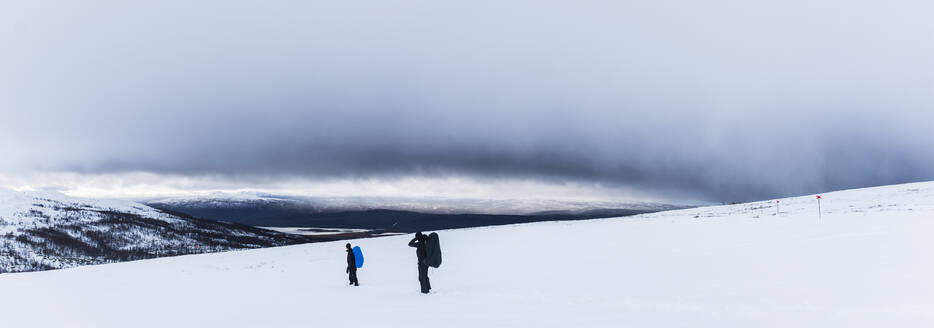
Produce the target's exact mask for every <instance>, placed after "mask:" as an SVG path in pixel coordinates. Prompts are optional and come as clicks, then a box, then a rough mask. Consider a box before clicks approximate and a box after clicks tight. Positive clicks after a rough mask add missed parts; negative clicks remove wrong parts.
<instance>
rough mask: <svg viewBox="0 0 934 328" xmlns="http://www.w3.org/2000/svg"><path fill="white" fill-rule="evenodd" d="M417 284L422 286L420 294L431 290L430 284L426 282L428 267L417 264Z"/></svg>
mask: <svg viewBox="0 0 934 328" xmlns="http://www.w3.org/2000/svg"><path fill="white" fill-rule="evenodd" d="M418 283H419V284H421V285H422V293H427V292H428V291H429V290H431V282H430V281H428V265H425V264H422V263H419V264H418Z"/></svg>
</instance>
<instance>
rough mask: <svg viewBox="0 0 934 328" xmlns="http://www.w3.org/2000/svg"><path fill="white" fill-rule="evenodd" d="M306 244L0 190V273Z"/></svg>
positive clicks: (165, 215) (104, 203) (250, 230)
mask: <svg viewBox="0 0 934 328" xmlns="http://www.w3.org/2000/svg"><path fill="white" fill-rule="evenodd" d="M308 241H310V239H308V238H305V237H303V236H297V235H288V234H283V233H278V232H274V231H269V230H265V229H258V228H255V227H251V226H247V225H243V224H239V223H229V222H217V221H210V220H202V219H196V218H194V217H191V216H189V215H187V214H183V213H176V212H171V211H169V210H157V209H154V208H151V207H149V206H146V205H143V204H139V203H135V202H130V201H117V200H92V199H80V198H72V197H68V196H65V195H62V194H58V193H24V192H16V191H11V190H4V189H0V273H2V272H20V271H36V270H48V269H58V268H67V267H74V266H79V265H87V264H101V263H111V262H120V261H129V260H137V259H147V258H154V257H160V256H170V255H182V254H194V253H208V252H218V251H227V250H234V249H245V248H258V247H270V246H281V245H290V244H299V243H304V242H308Z"/></svg>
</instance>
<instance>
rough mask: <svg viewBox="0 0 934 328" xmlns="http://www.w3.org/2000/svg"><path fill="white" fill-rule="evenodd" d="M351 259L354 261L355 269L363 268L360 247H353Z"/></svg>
mask: <svg viewBox="0 0 934 328" xmlns="http://www.w3.org/2000/svg"><path fill="white" fill-rule="evenodd" d="M353 258H354V260H356V263H355V264H356V265H357V269H359V268H362V267H363V251H362V250H360V246H354V247H353Z"/></svg>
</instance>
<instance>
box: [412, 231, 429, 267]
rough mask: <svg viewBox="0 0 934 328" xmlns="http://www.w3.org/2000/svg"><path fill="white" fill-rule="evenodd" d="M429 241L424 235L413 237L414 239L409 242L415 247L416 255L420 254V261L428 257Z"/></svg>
mask: <svg viewBox="0 0 934 328" xmlns="http://www.w3.org/2000/svg"><path fill="white" fill-rule="evenodd" d="M427 241H428V238H427V237H424V236H422V238H418V237H416V238H412V241H410V242H409V247H415V255H416V256H418V261H419V262H421V261H422V260H424V259H425V258H426V257H428V249H427V248H426V242H427Z"/></svg>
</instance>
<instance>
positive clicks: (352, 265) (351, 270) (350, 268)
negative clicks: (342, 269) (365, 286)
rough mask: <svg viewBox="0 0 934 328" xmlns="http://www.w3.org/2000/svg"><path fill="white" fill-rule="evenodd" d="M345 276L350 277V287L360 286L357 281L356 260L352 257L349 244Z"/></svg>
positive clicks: (352, 253)
mask: <svg viewBox="0 0 934 328" xmlns="http://www.w3.org/2000/svg"><path fill="white" fill-rule="evenodd" d="M347 274H349V275H350V284H351V285H354V286H360V282H359V281H357V258H356V256H354V252H353V248H351V247H350V243H347Z"/></svg>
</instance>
